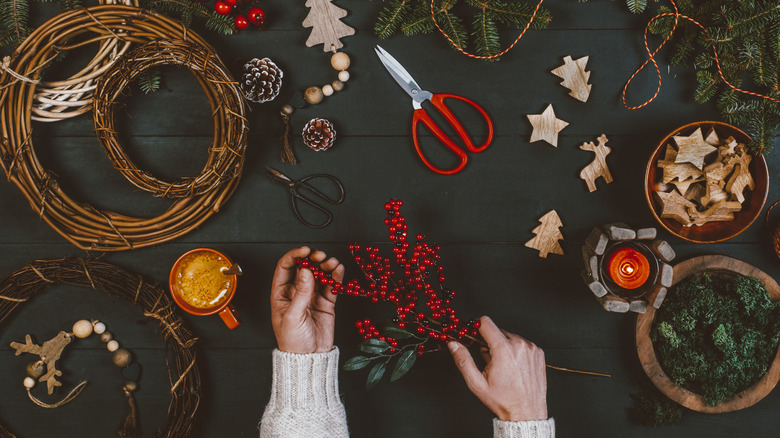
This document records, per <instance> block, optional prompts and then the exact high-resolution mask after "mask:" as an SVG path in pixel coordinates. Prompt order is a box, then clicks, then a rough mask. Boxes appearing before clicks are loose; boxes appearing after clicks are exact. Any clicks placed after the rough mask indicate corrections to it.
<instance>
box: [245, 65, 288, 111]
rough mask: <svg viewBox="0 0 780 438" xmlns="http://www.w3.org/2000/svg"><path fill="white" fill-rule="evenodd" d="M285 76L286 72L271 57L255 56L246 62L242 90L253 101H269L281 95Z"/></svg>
mask: <svg viewBox="0 0 780 438" xmlns="http://www.w3.org/2000/svg"><path fill="white" fill-rule="evenodd" d="M283 77H284V72H283V71H282V70H281V69H280V68H279V67H278V66H277V65H276V64H274V62H273V61H271V60H270V59H268V58H263V59H257V58H254V59H252V60H251V61H249V62H247V63H246V64H244V74H243V76H241V91H242V92H243V93H244V97H246V98H247V99H248V100H250V101H252V102H255V103H264V102H269V101H271V100H274V99H275V98H276V96H278V95H279V90H281V88H282V78H283Z"/></svg>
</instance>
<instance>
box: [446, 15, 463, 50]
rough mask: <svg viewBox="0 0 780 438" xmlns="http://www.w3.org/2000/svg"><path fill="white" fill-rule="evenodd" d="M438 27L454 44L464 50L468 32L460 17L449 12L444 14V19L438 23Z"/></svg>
mask: <svg viewBox="0 0 780 438" xmlns="http://www.w3.org/2000/svg"><path fill="white" fill-rule="evenodd" d="M439 26H440V27H441V29H442V30H443V31H444V33H446V34H447V35H449V37H450V38H451V39H452V41H454V42H455V44H457V45H458V46H460V47H461V48H463V49H465V48H466V45H467V44H468V43H467V41H468V31H467V30H466V26H465V25H464V24H463V20H461V19H460V17H458V16H456V15H453V14H450V13H449V12H444V17H443V19H442V20H441V21H439Z"/></svg>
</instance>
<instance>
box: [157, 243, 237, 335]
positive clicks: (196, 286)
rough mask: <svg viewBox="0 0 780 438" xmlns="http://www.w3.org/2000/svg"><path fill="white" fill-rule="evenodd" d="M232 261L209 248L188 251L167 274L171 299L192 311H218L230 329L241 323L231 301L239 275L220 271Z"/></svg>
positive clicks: (192, 312) (204, 312)
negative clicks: (168, 274)
mask: <svg viewBox="0 0 780 438" xmlns="http://www.w3.org/2000/svg"><path fill="white" fill-rule="evenodd" d="M232 265H233V263H232V262H231V261H230V259H229V258H228V256H226V255H225V254H222V253H221V252H219V251H215V250H213V249H210V248H196V249H193V250H191V251H187V252H186V253H184V254H182V256H181V257H179V259H178V260H176V263H174V264H173V268H171V274H170V276H169V277H168V287H169V289H170V291H171V296H173V300H174V301H175V302H176V304H178V305H179V307H181V308H182V309H183V310H184V311H185V312H188V313H191V314H193V315H200V316H203V315H213V314H215V313H218V314H219V316H220V318H222V321H224V323H225V325H227V326H228V328H229V329H231V330H233V329H234V328H236V327H238V326H239V324H240V322H239V320H238V314H237V313H236V309H234V308H233V305H232V304H230V301H231V300H232V299H233V295H235V293H236V283H237V281H238V276H236V275H234V274H224V273H223V272H224V271H225V270H227V269H229V268H230V267H231V266H232Z"/></svg>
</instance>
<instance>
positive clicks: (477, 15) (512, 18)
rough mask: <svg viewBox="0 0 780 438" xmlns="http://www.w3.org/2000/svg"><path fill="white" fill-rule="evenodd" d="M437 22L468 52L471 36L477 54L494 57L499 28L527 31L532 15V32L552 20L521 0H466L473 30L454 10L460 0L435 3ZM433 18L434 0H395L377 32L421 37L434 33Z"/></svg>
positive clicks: (376, 26) (387, 5)
mask: <svg viewBox="0 0 780 438" xmlns="http://www.w3.org/2000/svg"><path fill="white" fill-rule="evenodd" d="M433 2H434V3H433V10H434V14H435V18H436V23H437V24H438V25H439V28H440V29H441V31H442V32H443V33H444V34H445V35H446V36H447V38H448V39H449V40H450V42H451V44H453V45H454V46H456V48H457V47H460V48H461V49H465V48H466V47H467V45H469V35H471V41H473V43H474V45H475V47H476V52H477V53H478V54H480V55H485V56H491V55H494V54H496V53H499V52H500V51H501V46H500V40H499V29H498V25H499V24H501V25H503V26H508V27H512V28H518V29H519V28H524V27H525V26H526V25H527V24H528V21H529V20H530V19H531V17H532V16H533V17H534V19H533V21H532V22H531V24H530V27H531V28H533V29H544V28H546V27H547V26H548V25H549V24H550V22H551V21H552V17H551V15H550V12H549V11H548V10H546V9H544V8H539V9H538V10H537V11H536V15H534V10H535V9H536V7H535V6H534V5H531V4H528V3H524V2H521V1H520V0H465V3H466V5H467V6H470V7H471V8H473V9H476V12H474V16H473V18H472V19H471V20H470V21H471V31H470V32H469V30H468V29H467V27H466V25H465V24H464V23H465V20H464V18H462V14H461V12H460V11H462V10H463V11H465V10H467V8H461V9H459V10H458V15H456V14H455V13H454V10H453V7H454V6H455V5H456V3H458V0H433ZM435 29H436V27H435V26H434V21H433V18H432V17H431V0H392V1H389V2H387V3H385V4H384V5H383V7H382V8H381V10H380V11H379V15H378V17H377V20H376V23H374V32H375V33H376V35H377V36H378V37H380V38H388V37H390V36H391V35H394V34H395V33H397V32H399V31H400V32H402V33H403V34H404V35H418V34H423V33H429V32H431V31H433V30H435Z"/></svg>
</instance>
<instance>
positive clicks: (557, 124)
mask: <svg viewBox="0 0 780 438" xmlns="http://www.w3.org/2000/svg"><path fill="white" fill-rule="evenodd" d="M526 117H528V121H529V122H531V125H532V126H533V127H534V130H533V132H532V133H531V143H533V142H535V141H539V140H544V141H546V142H547V143H550V144H551V145H553V146H555V147H558V133H559V132H561V130H562V129H563V128H565V127H567V126H569V122H565V121H563V120H561V119H559V118H557V117H555V112H554V111H553V107H552V104H550V105H547V109H545V110H544V112H543V113H541V114H526Z"/></svg>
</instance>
